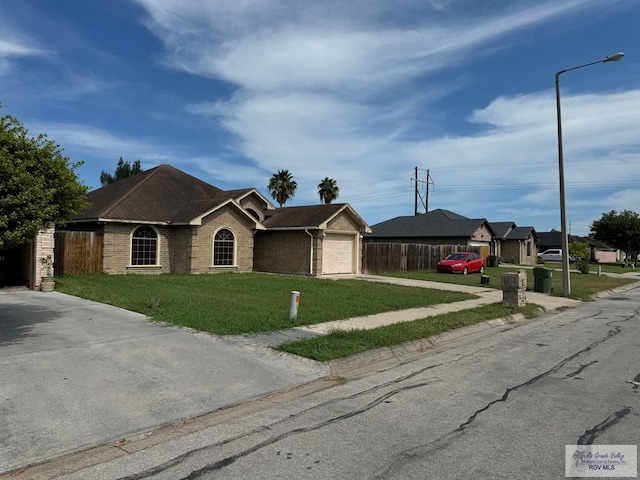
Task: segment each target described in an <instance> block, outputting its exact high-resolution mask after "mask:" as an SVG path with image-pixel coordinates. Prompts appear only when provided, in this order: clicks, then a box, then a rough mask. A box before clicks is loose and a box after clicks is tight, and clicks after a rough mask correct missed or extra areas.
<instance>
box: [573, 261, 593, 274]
mask: <svg viewBox="0 0 640 480" xmlns="http://www.w3.org/2000/svg"><path fill="white" fill-rule="evenodd" d="M590 267H591V265H589V262H587V261H586V260H580V261H578V262H576V268H577V269H578V271H579V272H580V273H589V268H590Z"/></svg>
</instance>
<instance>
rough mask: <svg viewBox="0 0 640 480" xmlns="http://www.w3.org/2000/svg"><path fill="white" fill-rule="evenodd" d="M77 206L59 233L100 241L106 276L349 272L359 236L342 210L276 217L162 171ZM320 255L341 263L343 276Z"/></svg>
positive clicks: (251, 199) (250, 202) (265, 205)
mask: <svg viewBox="0 0 640 480" xmlns="http://www.w3.org/2000/svg"><path fill="white" fill-rule="evenodd" d="M87 200H88V201H89V203H90V204H91V206H90V207H89V208H88V209H86V210H85V211H84V212H82V213H81V214H79V215H76V216H75V217H73V218H72V219H71V220H70V221H69V222H68V223H67V226H66V227H65V230H66V232H79V231H82V232H86V233H87V238H91V240H90V241H91V242H95V241H97V242H101V245H99V247H100V248H99V249H97V250H95V251H96V252H99V253H97V254H95V255H98V256H99V257H100V258H99V259H97V260H98V265H99V267H98V270H99V271H103V272H106V273H118V274H122V273H169V272H173V273H208V272H221V271H236V272H250V271H254V270H258V271H266V272H279V273H296V274H302V273H305V274H309V275H323V274H331V273H358V272H359V266H360V261H359V258H358V256H359V255H360V252H361V249H360V234H361V233H363V232H366V231H368V229H369V227H368V226H367V224H366V223H365V222H364V221H363V220H362V219H361V218H360V217H359V216H358V215H357V214H356V213H355V211H354V210H353V209H352V208H351V207H350V206H349V205H348V204H336V205H331V204H330V205H326V206H322V205H319V206H315V207H295V208H283V209H276V208H275V207H274V206H273V205H272V204H271V203H270V202H269V201H268V200H267V199H266V198H265V197H264V196H263V195H261V194H260V193H259V192H258V191H257V190H256V189H255V188H246V189H239V190H229V191H224V190H221V189H219V188H216V187H214V186H213V185H209V184H208V183H206V182H203V181H202V180H199V179H197V178H195V177H193V176H191V175H188V174H187V173H185V172H182V171H180V170H178V169H176V168H174V167H172V166H170V165H160V166H158V167H155V168H152V169H150V170H147V171H144V172H142V173H139V174H137V175H134V176H132V177H128V178H125V179H123V180H120V181H118V182H115V183H112V184H110V185H107V186H106V187H103V188H100V189H97V190H94V191H92V192H90V193H89V194H88V198H87ZM296 209H297V210H296ZM287 212H288V213H287ZM295 212H302V214H299V215H296V214H295ZM62 235H64V233H63V234H62ZM69 235H70V236H72V235H73V234H72V233H69ZM335 235H340V236H341V237H340V239H341V240H343V242H341V243H340V245H339V246H338V244H337V243H334V242H332V241H333V240H334V236H335ZM89 236H90V237H89ZM276 237H277V238H278V240H277V241H276V242H275V243H274V241H273V239H274V238H276ZM347 238H348V239H349V241H350V243H348V242H347V241H346V239H347ZM96 239H97V240H96ZM325 239H327V240H325ZM61 243H63V244H64V243H65V242H61ZM61 248H62V247H61ZM341 249H344V251H343V250H341ZM327 252H328V255H327V256H330V255H335V256H342V257H343V258H349V259H350V268H347V262H346V260H345V261H343V262H342V263H340V264H339V265H336V263H335V262H334V263H332V262H331V261H330V260H328V259H327V258H325V256H324V254H325V253H327ZM59 253H60V255H59V257H60V258H63V259H64V260H62V261H61V263H63V264H71V263H72V262H73V261H75V260H76V259H74V258H73V252H71V251H70V252H66V251H65V252H59ZM294 257H295V258H296V260H295V261H294V260H291V261H289V260H288V259H291V258H294ZM276 258H279V259H280V260H279V261H275V260H274V259H276ZM303 259H306V262H307V264H306V266H305V267H304V268H303V267H302V265H304V261H303ZM334 267H335V268H334ZM63 269H64V270H63V271H70V270H69V269H68V268H65V267H63ZM76 271H77V270H76Z"/></svg>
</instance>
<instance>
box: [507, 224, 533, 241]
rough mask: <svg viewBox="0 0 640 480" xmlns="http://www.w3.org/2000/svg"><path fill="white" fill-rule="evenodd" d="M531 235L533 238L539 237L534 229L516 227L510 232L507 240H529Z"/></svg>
mask: <svg viewBox="0 0 640 480" xmlns="http://www.w3.org/2000/svg"><path fill="white" fill-rule="evenodd" d="M529 235H533V238H535V239H537V238H538V235H537V234H536V231H535V230H534V228H533V227H515V228H514V229H513V230H511V231H510V232H509V234H508V235H507V237H506V239H507V240H527V239H528V238H529Z"/></svg>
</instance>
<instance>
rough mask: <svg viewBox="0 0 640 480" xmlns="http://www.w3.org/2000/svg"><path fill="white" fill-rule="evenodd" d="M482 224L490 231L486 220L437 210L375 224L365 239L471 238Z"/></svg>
mask: <svg viewBox="0 0 640 480" xmlns="http://www.w3.org/2000/svg"><path fill="white" fill-rule="evenodd" d="M483 224H487V226H488V228H489V229H490V230H491V226H490V225H489V223H488V222H487V219H486V218H467V217H463V216H462V215H458V214H457V213H454V212H451V211H449V210H442V209H437V210H432V211H430V212H427V213H424V214H421V215H412V216H403V217H396V218H392V219H391V220H387V221H384V222H381V223H377V224H375V225H372V226H371V230H372V232H373V233H371V234H369V235H367V237H369V238H376V237H385V238H391V237H403V238H409V237H422V238H428V237H438V238H446V237H471V236H473V234H474V233H475V232H476V231H477V230H478V228H480V227H481V226H482V225H483ZM491 232H492V233H493V230H491Z"/></svg>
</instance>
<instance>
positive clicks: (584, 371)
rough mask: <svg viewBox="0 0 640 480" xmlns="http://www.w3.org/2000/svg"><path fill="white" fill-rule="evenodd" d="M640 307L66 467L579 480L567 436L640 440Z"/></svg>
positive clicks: (617, 299) (86, 474)
mask: <svg viewBox="0 0 640 480" xmlns="http://www.w3.org/2000/svg"><path fill="white" fill-rule="evenodd" d="M639 309H640V287H636V288H634V289H631V290H627V291H625V292H622V293H620V292H619V293H615V294H613V295H610V296H608V297H606V298H604V299H601V300H598V301H596V302H592V303H585V304H581V305H580V306H578V307H576V308H572V309H569V310H566V311H564V312H560V313H555V314H551V315H547V316H544V317H540V318H538V319H536V320H534V321H531V322H529V323H527V324H525V325H521V326H518V327H515V328H511V327H505V328H503V329H494V330H490V331H488V332H483V333H481V334H478V335H475V336H472V337H466V338H464V339H463V340H460V341H459V342H458V343H457V344H451V345H449V346H447V347H446V348H442V349H440V351H431V352H430V353H427V354H426V355H425V357H423V358H422V359H420V360H417V361H414V362H411V363H409V364H405V365H400V366H397V367H394V368H391V369H387V370H384V371H379V372H371V374H369V375H366V376H364V377H361V378H359V379H352V380H350V381H348V382H345V383H338V384H337V385H336V386H334V387H333V388H329V389H325V390H321V391H318V392H315V393H311V394H308V395H298V396H294V397H292V398H288V397H287V398H283V399H282V400H281V401H280V402H272V403H270V404H269V405H268V406H265V407H264V408H258V409H256V408H255V406H254V408H252V409H248V410H247V411H246V412H244V414H243V413H242V412H238V411H236V412H235V415H234V416H233V418H231V419H229V420H228V421H222V420H221V421H219V422H217V423H216V422H212V424H211V426H203V427H202V428H200V429H194V431H193V432H191V433H188V434H185V435H183V436H178V437H173V438H172V439H171V440H169V441H166V442H159V443H157V444H155V445H154V446H151V447H149V448H146V449H143V450H139V451H136V449H132V450H131V452H130V454H128V455H124V456H120V457H119V458H116V459H114V460H111V461H106V462H104V463H101V464H99V465H96V466H93V467H89V468H86V469H80V470H79V471H77V472H75V473H72V474H69V475H68V476H66V477H64V478H66V479H85V478H92V479H112V478H113V479H116V478H117V479H127V480H134V479H142V478H153V479H172V480H175V479H214V478H224V479H246V478H260V479H282V478H295V479H406V478H426V479H430V478H433V479H469V478H477V479H502V478H504V479H507V478H508V479H541V478H565V445H576V444H579V445H583V444H584V445H589V444H600V445H604V444H609V445H629V444H631V445H637V444H638V443H639V440H640V391H639V387H638V386H637V385H634V384H633V383H631V382H634V381H635V382H638V381H640V316H639Z"/></svg>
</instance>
